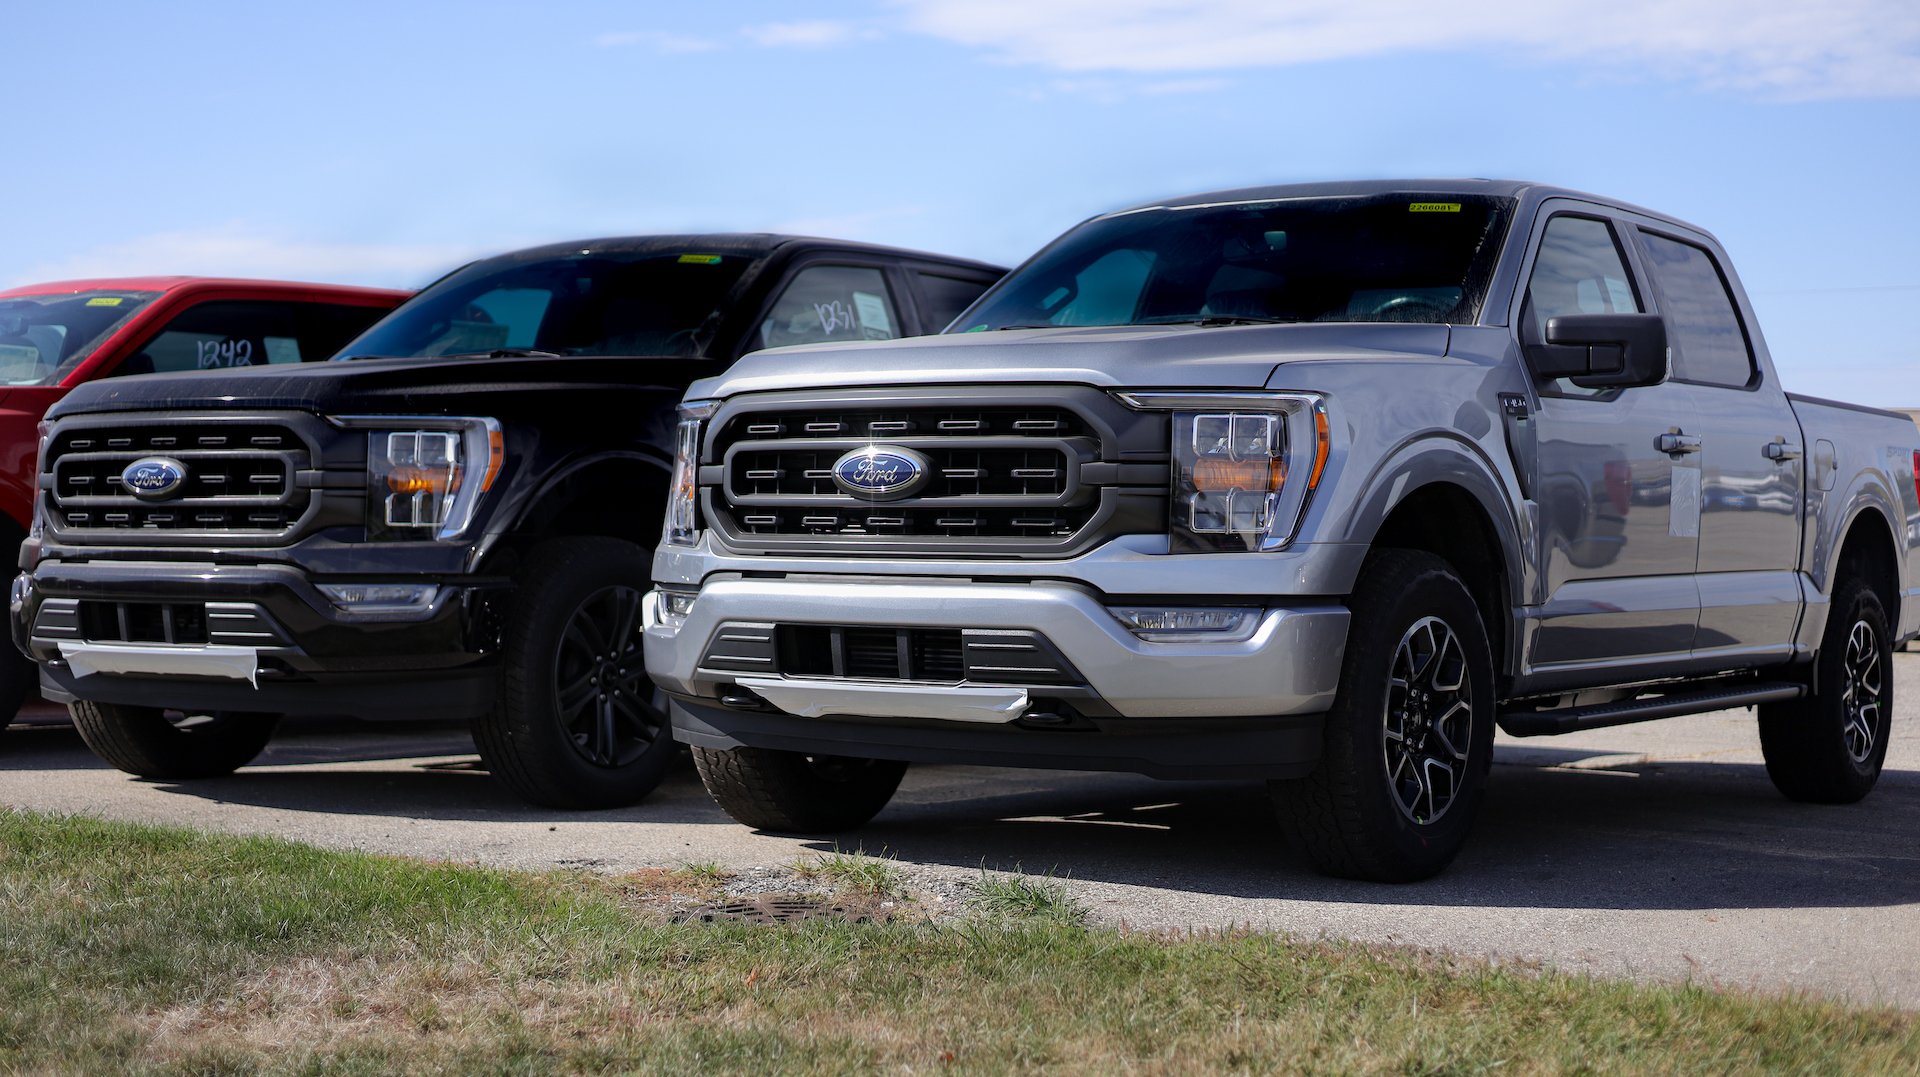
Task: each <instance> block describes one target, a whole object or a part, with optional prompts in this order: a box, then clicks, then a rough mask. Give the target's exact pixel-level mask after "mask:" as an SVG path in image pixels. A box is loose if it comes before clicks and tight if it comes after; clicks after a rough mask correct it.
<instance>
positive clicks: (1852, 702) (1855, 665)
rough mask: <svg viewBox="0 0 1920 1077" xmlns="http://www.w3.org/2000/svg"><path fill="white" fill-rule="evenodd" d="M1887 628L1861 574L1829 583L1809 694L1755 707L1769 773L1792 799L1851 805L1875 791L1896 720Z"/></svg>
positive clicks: (1883, 612)
mask: <svg viewBox="0 0 1920 1077" xmlns="http://www.w3.org/2000/svg"><path fill="white" fill-rule="evenodd" d="M1891 640H1892V633H1890V632H1889V631H1888V630H1887V612H1886V607H1885V606H1883V605H1881V603H1880V596H1879V595H1877V594H1875V593H1874V591H1873V589H1872V588H1870V587H1868V586H1867V584H1866V581H1864V580H1861V579H1859V578H1853V579H1847V580H1843V581H1842V582H1841V584H1840V585H1839V586H1838V587H1836V588H1834V603H1833V606H1832V608H1831V610H1830V612H1829V614H1828V617H1827V627H1826V631H1825V632H1823V633H1822V634H1821V637H1820V651H1819V653H1818V654H1816V655H1815V656H1814V659H1813V661H1814V684H1815V686H1816V688H1817V689H1818V690H1817V691H1816V692H1815V693H1813V694H1812V695H1806V696H1802V697H1800V698H1799V699H1792V700H1787V701H1785V702H1782V703H1763V704H1761V706H1760V751H1761V753H1762V754H1763V755H1764V756H1765V757H1766V760H1767V777H1769V778H1772V779H1773V785H1774V788H1776V789H1778V790H1780V792H1781V793H1782V794H1784V795H1785V796H1786V797H1787V798H1788V799H1789V800H1799V801H1805V802H1807V803H1810V804H1851V803H1853V802H1854V801H1856V800H1859V799H1860V798H1862V797H1864V796H1866V795H1867V794H1868V793H1869V792H1871V791H1872V790H1873V786H1874V783H1875V782H1877V781H1878V780H1879V779H1880V768H1881V766H1882V765H1883V764H1885V763H1886V760H1887V740H1888V737H1889V735H1890V733H1891V731H1892V725H1893V650H1892V643H1891Z"/></svg>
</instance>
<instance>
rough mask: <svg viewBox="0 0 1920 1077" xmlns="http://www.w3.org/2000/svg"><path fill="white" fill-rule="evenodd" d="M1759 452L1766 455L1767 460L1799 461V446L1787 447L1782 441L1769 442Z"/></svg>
mask: <svg viewBox="0 0 1920 1077" xmlns="http://www.w3.org/2000/svg"><path fill="white" fill-rule="evenodd" d="M1760 451H1761V452H1764V453H1766V454H1767V459H1769V460H1798V459H1800V446H1798V445H1789V444H1787V443H1786V442H1784V441H1769V442H1767V444H1766V446H1765V447H1764V448H1762V449H1761V450H1760Z"/></svg>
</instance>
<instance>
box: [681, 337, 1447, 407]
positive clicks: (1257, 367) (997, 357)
mask: <svg viewBox="0 0 1920 1077" xmlns="http://www.w3.org/2000/svg"><path fill="white" fill-rule="evenodd" d="M1449 335H1450V331H1449V329H1448V327H1447V326H1444V325H1406V324H1354V323H1340V324H1333V323H1325V324H1303V325H1232V326H1206V327H1200V326H1165V325H1152V326H1093V327H1088V328H1070V329H1010V330H1001V331H997V332H987V333H952V334H948V335H945V336H936V337H914V338H910V339H906V340H896V341H887V342H884V343H882V342H874V343H870V344H853V345H848V344H839V345H834V344H808V345H803V346H800V347H795V348H776V349H773V350H771V351H764V352H755V353H754V354H752V355H749V356H747V357H746V358H744V359H742V360H740V361H739V362H738V363H735V364H734V365H733V367H732V369H730V370H728V371H727V372H726V373H725V374H723V375H721V376H719V377H715V378H707V379H705V380H703V381H698V382H695V383H693V386H692V388H691V389H690V390H689V391H688V394H687V395H688V396H689V397H691V398H697V397H725V396H732V395H734V394H735V393H752V392H768V391H774V390H781V389H811V388H819V387H824V386H860V385H927V384H940V383H953V382H1048V383H1054V384H1059V383H1062V382H1065V383H1071V384H1082V385H1094V386H1099V387H1102V388H1129V389H1152V388H1169V389H1215V388H1218V389H1258V388H1262V387H1264V386H1265V385H1266V384H1267V382H1268V380H1269V379H1271V378H1272V377H1273V372H1274V371H1275V370H1276V369H1277V368H1278V367H1279V366H1280V365H1281V364H1283V363H1293V362H1311V361H1325V360H1348V359H1372V358H1383V357H1400V358H1409V357H1413V358H1419V357H1425V358H1438V357H1440V356H1444V355H1446V354H1447V341H1448V337H1449Z"/></svg>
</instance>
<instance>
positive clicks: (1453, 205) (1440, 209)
mask: <svg viewBox="0 0 1920 1077" xmlns="http://www.w3.org/2000/svg"><path fill="white" fill-rule="evenodd" d="M1407 211H1408V212H1409V213H1458V212H1460V203H1458V202H1415V203H1413V204H1412V205H1410V206H1408V207H1407Z"/></svg>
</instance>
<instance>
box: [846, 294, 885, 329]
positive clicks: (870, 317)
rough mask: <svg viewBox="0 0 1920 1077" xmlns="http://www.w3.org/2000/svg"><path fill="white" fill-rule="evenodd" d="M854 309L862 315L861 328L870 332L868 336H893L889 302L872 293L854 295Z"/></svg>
mask: <svg viewBox="0 0 1920 1077" xmlns="http://www.w3.org/2000/svg"><path fill="white" fill-rule="evenodd" d="M853 309H854V310H855V311H856V312H858V313H859V315H860V328H862V329H866V330H869V331H870V332H868V334H867V335H868V336H873V335H875V334H874V332H872V331H875V330H877V331H878V334H879V335H880V336H883V337H891V336H893V319H892V318H890V317H888V316H887V301H886V300H884V299H882V298H880V297H879V296H877V295H874V294H872V293H870V292H855V293H853Z"/></svg>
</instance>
